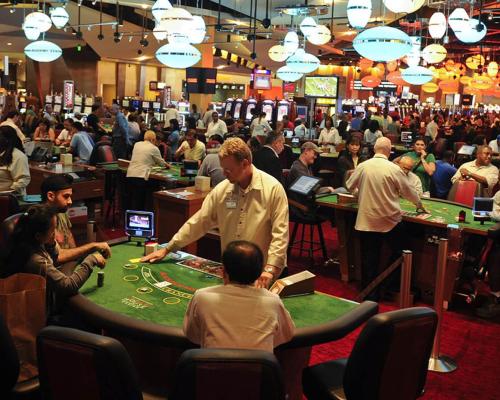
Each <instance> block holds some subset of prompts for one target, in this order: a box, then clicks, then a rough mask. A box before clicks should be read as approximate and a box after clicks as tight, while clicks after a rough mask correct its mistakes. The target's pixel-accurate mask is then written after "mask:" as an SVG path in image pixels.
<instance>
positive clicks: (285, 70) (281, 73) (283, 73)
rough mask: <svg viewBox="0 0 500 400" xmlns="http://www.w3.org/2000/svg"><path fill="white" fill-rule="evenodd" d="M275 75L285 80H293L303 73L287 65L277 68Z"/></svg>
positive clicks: (300, 76)
mask: <svg viewBox="0 0 500 400" xmlns="http://www.w3.org/2000/svg"><path fill="white" fill-rule="evenodd" d="M276 76H277V77H278V78H280V79H281V80H282V81H285V82H295V81H298V80H299V79H300V78H302V76H303V74H301V73H300V72H296V71H293V70H291V69H290V68H289V67H288V66H287V65H284V66H282V67H281V68H278V70H277V71H276Z"/></svg>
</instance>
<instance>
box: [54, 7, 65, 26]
mask: <svg viewBox="0 0 500 400" xmlns="http://www.w3.org/2000/svg"><path fill="white" fill-rule="evenodd" d="M50 19H51V20H52V23H53V24H54V26H55V27H56V28H57V29H61V28H64V25H66V24H67V23H68V21H69V14H68V12H67V11H66V10H65V9H64V8H62V7H56V8H53V9H52V10H50Z"/></svg>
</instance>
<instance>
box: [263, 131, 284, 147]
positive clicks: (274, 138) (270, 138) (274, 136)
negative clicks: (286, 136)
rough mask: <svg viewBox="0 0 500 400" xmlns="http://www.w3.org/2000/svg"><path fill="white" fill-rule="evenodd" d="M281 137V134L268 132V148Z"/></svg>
mask: <svg viewBox="0 0 500 400" xmlns="http://www.w3.org/2000/svg"><path fill="white" fill-rule="evenodd" d="M282 137H283V134H282V133H281V132H274V131H272V132H269V133H268V134H267V137H266V144H267V145H269V146H270V145H272V144H273V143H274V142H276V141H277V140H278V139H280V138H282Z"/></svg>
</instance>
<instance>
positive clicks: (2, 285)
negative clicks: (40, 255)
mask: <svg viewBox="0 0 500 400" xmlns="http://www.w3.org/2000/svg"><path fill="white" fill-rule="evenodd" d="M45 291H46V282H45V278H44V277H42V276H40V275H35V274H24V273H19V274H14V275H11V276H9V277H8V278H6V279H0V314H2V315H3V317H4V319H5V322H6V324H7V327H8V329H9V331H10V334H11V336H12V338H13V340H14V344H15V346H16V349H17V353H18V356H19V361H20V364H21V365H20V373H19V379H18V382H23V381H26V380H29V379H31V378H33V377H36V376H38V368H37V360H36V337H37V335H38V332H39V331H40V330H41V329H42V328H43V327H44V326H45V325H46V315H45V313H46V311H45Z"/></svg>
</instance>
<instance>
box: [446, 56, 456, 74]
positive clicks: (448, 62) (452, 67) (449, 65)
mask: <svg viewBox="0 0 500 400" xmlns="http://www.w3.org/2000/svg"><path fill="white" fill-rule="evenodd" d="M444 67H445V68H446V70H447V71H454V70H455V61H453V60H452V59H451V58H450V59H448V60H446V62H445V63H444Z"/></svg>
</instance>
